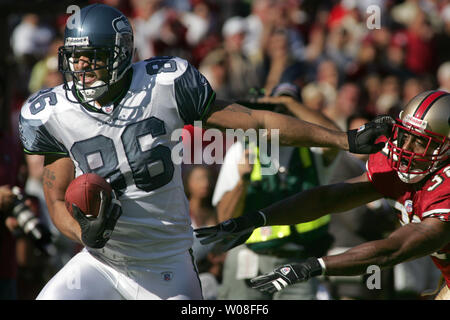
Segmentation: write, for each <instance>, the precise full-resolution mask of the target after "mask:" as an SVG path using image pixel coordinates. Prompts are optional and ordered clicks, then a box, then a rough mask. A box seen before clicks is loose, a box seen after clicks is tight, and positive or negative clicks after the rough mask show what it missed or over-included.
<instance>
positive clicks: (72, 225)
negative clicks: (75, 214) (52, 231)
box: [42, 155, 82, 243]
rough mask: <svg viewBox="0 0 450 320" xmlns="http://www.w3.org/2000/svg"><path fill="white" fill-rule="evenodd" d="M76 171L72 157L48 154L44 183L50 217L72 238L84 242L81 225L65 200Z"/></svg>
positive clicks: (60, 229)
mask: <svg viewBox="0 0 450 320" xmlns="http://www.w3.org/2000/svg"><path fill="white" fill-rule="evenodd" d="M74 172H75V169H74V166H73V163H72V160H71V159H70V158H68V157H63V158H61V157H57V156H49V155H46V156H45V162H44V174H43V178H42V185H43V189H44V195H45V201H46V203H47V207H48V210H49V213H50V217H51V219H52V221H53V223H54V224H55V226H56V228H58V230H59V231H60V232H61V233H62V234H64V235H65V236H67V237H68V238H70V239H71V240H74V241H76V242H78V243H82V241H81V229H80V225H79V224H78V222H77V221H76V220H75V219H74V218H72V215H71V214H70V213H69V211H67V209H66V205H65V202H64V195H65V192H66V189H67V187H68V185H69V184H70V182H71V181H72V180H73V179H74Z"/></svg>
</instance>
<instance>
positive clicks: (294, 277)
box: [250, 258, 322, 294]
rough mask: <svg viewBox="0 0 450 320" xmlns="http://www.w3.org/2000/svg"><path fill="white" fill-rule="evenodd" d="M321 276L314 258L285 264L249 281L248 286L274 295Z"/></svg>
mask: <svg viewBox="0 0 450 320" xmlns="http://www.w3.org/2000/svg"><path fill="white" fill-rule="evenodd" d="M321 274H322V267H321V266H320V263H319V260H317V259H316V258H308V259H307V260H306V261H305V262H301V263H293V264H285V265H282V266H280V267H278V268H275V270H273V271H272V272H270V273H267V274H263V275H262V276H258V277H256V278H253V279H251V280H250V285H251V286H252V288H254V289H258V290H259V291H261V292H265V293H270V294H272V293H274V292H277V291H280V290H282V289H284V288H286V287H287V286H288V285H291V284H294V283H297V282H304V281H307V280H309V279H311V278H312V277H315V276H319V275H321Z"/></svg>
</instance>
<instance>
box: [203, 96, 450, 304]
mask: <svg viewBox="0 0 450 320" xmlns="http://www.w3.org/2000/svg"><path fill="white" fill-rule="evenodd" d="M449 137H450V94H449V93H447V92H444V91H427V92H423V93H421V94H419V95H418V96H416V97H415V98H413V99H412V100H411V101H410V102H409V103H408V104H407V106H406V107H405V109H404V110H403V111H402V112H401V113H400V116H399V119H397V121H396V123H395V124H394V125H393V131H392V135H391V137H390V138H389V140H388V141H387V143H386V146H385V148H384V149H383V150H382V151H380V152H378V153H376V154H372V155H371V156H370V158H369V160H368V162H367V172H366V173H365V174H363V175H362V176H360V177H358V178H355V179H351V180H349V181H346V182H343V183H338V184H333V185H327V186H320V187H317V188H315V189H310V190H307V191H304V192H301V193H298V194H296V195H294V196H292V197H290V198H288V199H287V200H285V201H281V202H278V203H276V204H274V205H272V206H270V207H267V208H265V209H263V210H261V211H259V212H255V213H253V214H250V215H249V216H246V217H239V218H236V219H231V220H228V221H225V222H223V223H221V224H219V225H217V226H214V227H209V228H201V229H197V230H195V231H196V232H197V237H200V238H203V239H202V240H201V241H202V243H210V242H214V241H218V245H219V246H221V247H222V248H223V249H224V250H228V249H230V248H231V247H234V246H236V245H238V244H241V243H243V242H244V241H245V240H246V239H247V237H248V236H249V235H250V234H251V232H252V231H253V229H254V228H257V227H261V226H264V225H267V226H270V225H291V224H296V223H302V222H308V221H312V220H314V219H317V218H319V217H321V216H323V215H325V214H328V213H329V212H335V213H336V212H344V211H347V210H349V209H351V208H354V207H357V206H360V205H363V204H365V203H368V202H371V201H374V200H377V199H380V198H382V197H386V198H388V199H391V200H393V202H394V204H395V205H394V207H395V208H396V209H398V210H399V219H400V222H401V224H402V226H401V227H400V228H398V229H397V230H396V231H394V232H393V233H392V234H390V235H389V236H388V237H387V238H385V239H382V240H377V241H370V242H366V243H364V244H361V245H359V246H356V247H354V248H352V249H350V250H348V251H346V252H344V253H342V254H339V255H333V256H324V257H321V258H312V257H311V258H308V259H307V260H306V261H305V262H303V263H296V264H288V265H283V266H280V267H278V268H276V269H275V270H274V271H273V272H271V273H268V274H264V275H261V276H258V277H256V278H254V279H252V280H251V283H252V286H253V287H254V288H257V289H259V290H261V291H266V292H274V291H279V290H281V289H283V288H284V287H286V286H288V285H290V284H293V283H296V282H300V281H306V280H308V279H309V278H311V277H313V276H318V275H321V274H326V275H330V276H350V275H360V274H364V273H366V270H367V268H368V267H369V266H371V265H376V266H378V267H380V268H385V267H392V266H394V265H396V264H398V263H401V262H404V261H407V260H412V259H415V258H419V257H423V256H426V255H431V258H432V259H433V261H434V263H435V264H436V266H437V267H438V268H439V269H440V270H441V272H442V275H443V277H444V278H445V281H446V284H447V285H446V286H444V288H443V289H442V290H441V292H440V293H439V295H438V296H437V298H438V299H450V292H449V287H450V223H449V221H450V158H449V155H450V142H449ZM324 199H325V201H324Z"/></svg>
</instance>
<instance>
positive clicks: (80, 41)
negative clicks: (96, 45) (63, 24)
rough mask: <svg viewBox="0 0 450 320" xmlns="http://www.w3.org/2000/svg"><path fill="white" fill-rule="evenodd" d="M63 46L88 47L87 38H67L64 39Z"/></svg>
mask: <svg viewBox="0 0 450 320" xmlns="http://www.w3.org/2000/svg"><path fill="white" fill-rule="evenodd" d="M64 45H65V46H88V45H89V37H76V38H74V37H68V38H66V42H65V43H64Z"/></svg>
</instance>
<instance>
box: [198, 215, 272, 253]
mask: <svg viewBox="0 0 450 320" xmlns="http://www.w3.org/2000/svg"><path fill="white" fill-rule="evenodd" d="M265 219H266V218H265V216H264V214H263V213H262V212H260V211H255V212H252V213H250V214H246V215H243V216H240V217H238V218H234V219H229V220H226V221H224V222H222V223H219V224H218V225H216V226H213V227H205V228H199V229H195V230H194V232H195V233H196V236H197V238H200V239H201V240H200V243H201V244H209V243H213V242H216V244H215V246H214V248H215V249H216V250H218V251H222V252H225V251H227V250H230V249H231V248H234V247H236V246H238V245H240V244H242V243H244V242H245V241H246V240H247V239H248V237H250V235H251V234H252V232H253V230H254V229H256V228H259V227H262V226H263V225H264V224H265V223H266V221H265Z"/></svg>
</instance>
